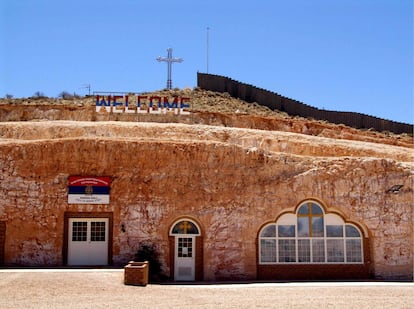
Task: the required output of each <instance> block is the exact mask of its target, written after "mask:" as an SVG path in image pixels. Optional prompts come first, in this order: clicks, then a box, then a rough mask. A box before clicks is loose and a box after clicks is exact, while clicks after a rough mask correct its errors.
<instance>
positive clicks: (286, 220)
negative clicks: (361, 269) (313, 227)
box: [259, 200, 364, 265]
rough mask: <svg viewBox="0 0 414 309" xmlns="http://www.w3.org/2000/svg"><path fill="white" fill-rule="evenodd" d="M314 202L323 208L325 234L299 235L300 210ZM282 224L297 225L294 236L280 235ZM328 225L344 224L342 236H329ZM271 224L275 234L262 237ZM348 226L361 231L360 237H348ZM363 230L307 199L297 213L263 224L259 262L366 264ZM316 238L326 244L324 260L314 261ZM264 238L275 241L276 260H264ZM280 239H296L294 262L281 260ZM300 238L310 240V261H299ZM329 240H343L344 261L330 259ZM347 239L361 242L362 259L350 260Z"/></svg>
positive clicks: (274, 253) (273, 253)
mask: <svg viewBox="0 0 414 309" xmlns="http://www.w3.org/2000/svg"><path fill="white" fill-rule="evenodd" d="M308 203H312V204H315V205H317V206H318V207H319V208H320V209H321V210H322V213H323V215H322V217H323V230H324V235H323V237H299V236H298V220H297V218H298V210H299V209H300V208H301V207H302V206H303V205H304V204H308ZM280 223H283V224H280ZM280 225H283V226H286V225H294V226H295V235H294V237H279V229H278V227H279V226H280ZM328 225H342V237H328V236H327V226H328ZM269 226H274V228H275V236H274V237H273V236H270V237H262V236H261V235H262V232H263V231H264V230H265V229H266V228H268V227H269ZM346 226H352V227H353V228H355V229H356V230H357V231H358V232H359V237H348V236H346ZM363 235H364V234H363V231H361V229H360V228H359V227H357V226H356V225H354V224H352V223H347V222H345V220H344V219H343V218H342V217H341V216H340V215H338V214H335V213H328V214H327V213H326V212H325V209H324V207H322V206H321V205H320V204H319V203H317V202H315V201H313V200H311V201H305V202H303V203H301V204H300V206H299V207H298V208H297V211H296V213H294V214H292V213H289V214H284V215H282V216H280V217H279V218H278V220H277V221H276V222H272V223H268V224H266V225H265V226H263V227H262V228H261V229H260V231H259V264H260V265H284V264H364V248H363ZM314 239H320V240H322V241H323V244H324V261H316V262H314V261H313V258H314V257H313V245H312V240H314ZM262 240H272V241H274V242H275V249H274V250H275V252H272V254H270V256H275V261H271V262H269V261H266V262H263V261H262V260H263V258H262ZM279 240H294V242H295V261H293V262H290V261H289V262H284V261H279ZM299 240H309V246H310V248H309V255H310V261H305V262H299V250H298V243H299ZM328 240H341V241H342V250H343V252H342V253H343V261H337V262H332V261H328V246H327V243H328ZM347 240H358V241H359V243H360V247H359V250H360V252H361V257H360V258H361V260H360V261H358V262H353V261H348V260H349V258H348V256H347V245H348V244H347ZM263 249H264V248H263Z"/></svg>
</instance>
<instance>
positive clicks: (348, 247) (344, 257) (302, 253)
mask: <svg viewBox="0 0 414 309" xmlns="http://www.w3.org/2000/svg"><path fill="white" fill-rule="evenodd" d="M362 245H363V244H362V236H361V232H360V230H359V229H358V228H357V227H356V226H355V225H353V224H350V223H346V222H345V221H344V219H343V218H342V217H341V216H339V215H337V214H332V213H328V214H326V213H325V212H324V209H323V208H322V207H321V206H320V205H318V204H317V203H316V202H315V201H307V202H304V203H303V204H301V205H300V206H299V207H298V208H297V211H296V213H288V214H284V215H282V216H281V217H279V219H278V220H277V221H276V223H270V224H267V225H265V226H264V227H263V228H262V229H261V231H260V233H259V263H260V264H280V263H358V264H362V263H363V262H364V261H363V256H364V255H363V249H362V248H363V246H362Z"/></svg>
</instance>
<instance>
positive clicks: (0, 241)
mask: <svg viewBox="0 0 414 309" xmlns="http://www.w3.org/2000/svg"><path fill="white" fill-rule="evenodd" d="M5 241H6V222H4V221H3V222H2V221H0V265H3V264H4V243H5Z"/></svg>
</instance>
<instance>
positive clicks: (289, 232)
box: [277, 225, 295, 237]
mask: <svg viewBox="0 0 414 309" xmlns="http://www.w3.org/2000/svg"><path fill="white" fill-rule="evenodd" d="M277 232H278V233H279V234H278V236H279V237H295V226H294V225H278V227H277Z"/></svg>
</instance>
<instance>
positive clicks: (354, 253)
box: [346, 239, 362, 263]
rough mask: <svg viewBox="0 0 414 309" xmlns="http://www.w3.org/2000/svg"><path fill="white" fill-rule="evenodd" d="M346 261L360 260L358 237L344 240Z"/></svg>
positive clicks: (356, 261)
mask: <svg viewBox="0 0 414 309" xmlns="http://www.w3.org/2000/svg"><path fill="white" fill-rule="evenodd" d="M346 261H347V262H353V263H358V262H362V250H361V240H360V239H347V240H346Z"/></svg>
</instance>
